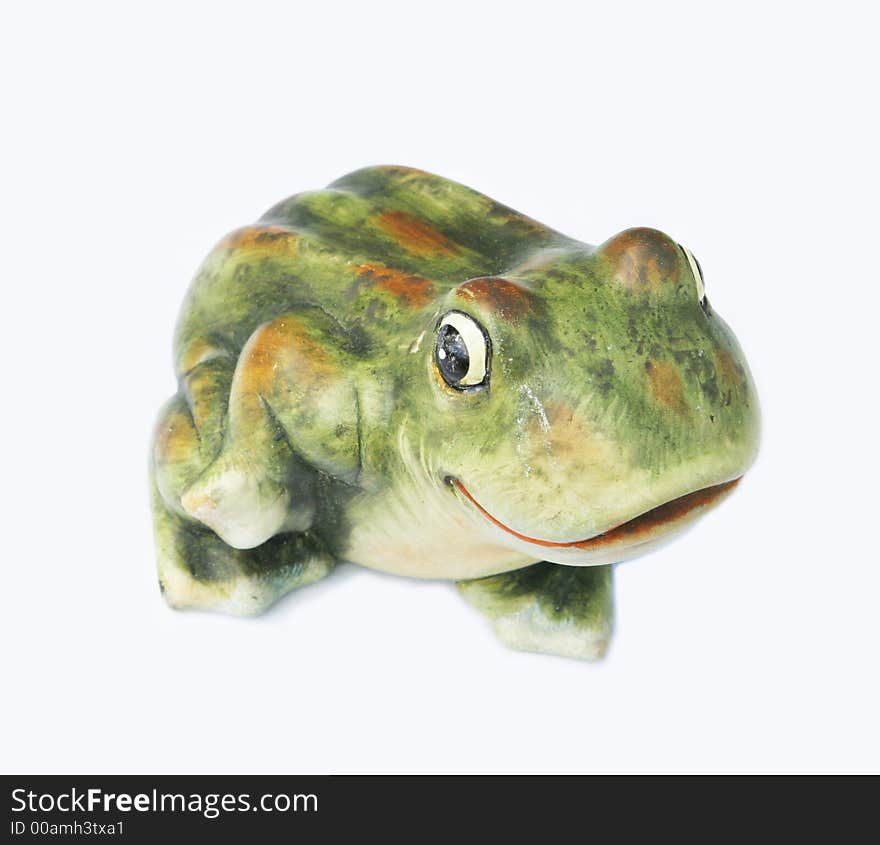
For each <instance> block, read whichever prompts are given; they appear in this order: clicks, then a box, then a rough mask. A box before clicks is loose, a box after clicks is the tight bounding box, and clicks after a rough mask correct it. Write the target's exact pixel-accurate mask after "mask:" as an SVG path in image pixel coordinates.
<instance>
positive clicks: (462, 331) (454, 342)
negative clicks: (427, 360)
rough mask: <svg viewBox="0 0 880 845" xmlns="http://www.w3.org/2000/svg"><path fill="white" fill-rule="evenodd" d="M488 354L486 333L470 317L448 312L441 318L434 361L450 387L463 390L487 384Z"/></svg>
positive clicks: (488, 346) (461, 313)
mask: <svg viewBox="0 0 880 845" xmlns="http://www.w3.org/2000/svg"><path fill="white" fill-rule="evenodd" d="M489 355H490V344H489V335H487V334H486V331H485V329H483V327H482V326H481V325H480V324H479V323H478V322H477V321H476V320H474V319H473V317H469V316H468V315H467V314H465V313H463V312H461V311H450V312H449V313H448V314H446V315H444V316H443V317H442V318H441V320H440V323H439V324H438V326H437V340H436V342H435V344H434V362H435V363H436V364H437V369H438V371H439V372H440V375H441V376H442V377H443V381H445V382H446V383H447V384H448V385H449V386H450V387H454V388H455V389H456V390H467V389H468V388H476V387H483V386H485V385H486V384H488V382H489Z"/></svg>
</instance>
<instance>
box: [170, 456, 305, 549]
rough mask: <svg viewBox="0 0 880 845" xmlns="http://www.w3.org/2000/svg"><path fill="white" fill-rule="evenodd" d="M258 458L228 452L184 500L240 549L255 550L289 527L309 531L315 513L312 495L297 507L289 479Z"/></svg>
mask: <svg viewBox="0 0 880 845" xmlns="http://www.w3.org/2000/svg"><path fill="white" fill-rule="evenodd" d="M255 463H256V462H255V461H253V460H248V458H247V457H246V456H240V455H235V454H234V453H229V452H227V451H224V452H223V453H221V455H220V457H219V458H218V459H217V460H216V461H215V462H214V463H213V464H212V465H211V466H210V467H208V469H207V470H206V471H205V473H204V474H203V475H202V476H201V477H200V478H199V479H198V480H197V481H196V482H195V483H194V484H192V485H191V486H190V487H189V488H188V489H187V490H186V491H185V492H184V493H183V495H182V496H181V499H180V502H181V505H182V507H183V509H184V510H185V511H186V512H187V513H188V514H189V515H190V516H191V517H192V518H193V519H195V520H197V521H198V522H201V523H202V524H204V525H206V526H208V528H210V529H212V530H213V531H214V532H215V533H216V534H218V535H219V536H220V537H221V538H222V539H223V540H224V541H225V542H226V543H227V544H228V545H230V546H232V547H233V548H236V549H252V548H254V547H256V546H260V545H262V544H263V543H265V542H266V541H267V540H268V539H270V538H271V537H274V536H275V535H276V534H279V533H282V532H285V531H288V532H289V531H304V530H305V529H306V528H308V527H309V525H310V524H311V521H312V517H313V516H314V510H313V508H312V507H311V505H309V504H306V502H308V501H309V500H308V499H307V498H304V499H303V500H301V501H300V502H299V503H298V506H297V507H294V506H293V503H292V502H291V497H290V493H289V488H288V486H287V484H282V483H279V482H277V481H274V480H273V479H272V478H271V477H269V476H268V475H267V474H266V473H264V472H261V471H260V470H259V469H258V467H259V466H260V465H259V464H257V465H256V466H255V465H254V464H255Z"/></svg>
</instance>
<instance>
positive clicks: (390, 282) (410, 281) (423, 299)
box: [357, 264, 434, 308]
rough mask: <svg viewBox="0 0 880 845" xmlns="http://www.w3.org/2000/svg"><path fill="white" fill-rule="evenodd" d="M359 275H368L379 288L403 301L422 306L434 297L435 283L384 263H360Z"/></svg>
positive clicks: (414, 306) (418, 306)
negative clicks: (386, 265)
mask: <svg viewBox="0 0 880 845" xmlns="http://www.w3.org/2000/svg"><path fill="white" fill-rule="evenodd" d="M357 271H358V275H360V276H368V277H369V278H370V279H371V280H372V282H373V284H374V285H375V286H376V287H377V288H378V289H379V290H385V291H388V293H390V294H392V295H393V296H395V297H396V298H397V299H398V300H400V301H401V302H405V303H406V304H407V305H411V306H412V307H413V308H420V307H422V306H423V305H427V304H428V303H429V302H430V301H431V300H432V299H433V298H434V285H433V284H431V282H430V281H429V280H428V279H423V278H422V277H421V276H414V275H413V274H412V273H404V272H403V271H401V270H395V269H393V268H392V267H385V266H384V265H383V264H358V266H357Z"/></svg>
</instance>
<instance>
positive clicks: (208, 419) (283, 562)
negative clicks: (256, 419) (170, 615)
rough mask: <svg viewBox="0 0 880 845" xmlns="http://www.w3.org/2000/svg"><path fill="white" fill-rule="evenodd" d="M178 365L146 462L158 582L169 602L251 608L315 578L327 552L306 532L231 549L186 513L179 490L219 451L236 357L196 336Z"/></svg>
mask: <svg viewBox="0 0 880 845" xmlns="http://www.w3.org/2000/svg"><path fill="white" fill-rule="evenodd" d="M180 369H181V371H182V375H181V377H180V390H179V392H178V393H177V395H176V396H174V397H173V398H172V399H171V400H170V401H169V402H168V403H167V404H166V406H165V408H164V409H163V410H162V412H161V414H160V415H159V418H158V420H157V423H156V428H155V432H154V437H153V448H152V454H151V460H150V481H151V488H152V498H153V520H154V526H155V538H156V549H157V557H158V565H159V584H160V586H161V588H162V591H163V593H164V595H165V598H166V599H167V601H168V602H169V604H171V605H172V606H174V607H179V608H183V607H198V608H203V609H209V610H220V611H225V612H230V613H238V614H250V613H257V612H259V611H261V610H263V609H265V608H266V607H267V606H268V605H269V604H271V603H272V602H273V601H275V600H276V599H278V598H279V597H280V596H282V595H284V594H285V593H287V592H289V591H290V590H292V589H294V588H296V587H301V586H304V585H305V584H309V583H311V582H313V581H316V580H317V579H319V578H322V577H323V576H324V575H326V574H327V573H328V572H329V571H330V570H331V569H332V568H333V565H334V563H335V561H334V557H333V555H332V554H331V553H330V552H329V550H327V549H326V548H325V546H324V544H323V543H322V541H321V540H320V539H319V538H318V537H317V536H315V535H314V534H312V533H311V532H308V533H305V534H293V533H285V534H281V535H279V536H276V537H273V538H272V539H271V540H269V541H268V542H266V543H263V544H262V545H260V546H259V547H258V548H254V549H249V550H240V549H235V548H232V547H230V546H229V545H228V544H227V543H225V542H224V541H223V540H222V539H221V538H220V537H218V536H217V534H216V533H215V532H214V531H212V530H211V529H210V528H207V527H205V526H204V525H202V524H201V523H200V522H198V521H196V520H194V519H193V518H192V516H191V515H190V514H188V513H187V512H186V510H185V509H184V507H183V505H182V503H181V498H182V495H184V494H185V491H186V490H188V489H190V488H191V487H192V486H193V484H194V483H196V482H197V481H198V479H199V478H200V477H201V476H203V475H204V474H205V472H206V471H207V470H208V469H210V467H211V466H213V465H214V464H215V463H216V459H217V457H218V455H219V454H221V447H222V445H223V442H224V436H223V431H224V424H225V421H226V419H227V417H228V412H227V403H228V399H229V396H230V386H231V383H232V380H233V373H234V370H235V358H234V357H233V356H231V355H230V354H229V353H228V352H227V351H226V350H224V349H223V348H222V346H221V345H216V344H212V343H210V342H208V341H205V340H202V339H198V340H196V341H195V342H194V343H192V344H190V347H189V348H187V349H185V350H184V352H183V355H182V356H181V366H180Z"/></svg>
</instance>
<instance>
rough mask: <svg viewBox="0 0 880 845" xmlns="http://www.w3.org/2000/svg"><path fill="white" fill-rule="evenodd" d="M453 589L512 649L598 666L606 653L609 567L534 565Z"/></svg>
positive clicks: (609, 623) (610, 616)
mask: <svg viewBox="0 0 880 845" xmlns="http://www.w3.org/2000/svg"><path fill="white" fill-rule="evenodd" d="M458 586H459V589H460V590H461V592H462V594H463V595H464V597H465V598H466V599H467V600H468V601H469V602H470V603H471V604H473V605H474V606H475V607H476V608H477V609H478V610H480V611H481V612H482V613H483V614H484V615H485V616H487V617H488V618H489V620H490V621H491V623H492V627H493V628H494V630H495V633H496V634H497V636H498V637H499V639H500V640H501V641H502V642H503V643H505V645H508V646H510V647H511V648H515V649H518V650H520V651H537V652H542V653H545V654H558V655H560V656H562V657H573V658H575V659H577V660H600V659H601V658H602V657H604V656H605V653H606V652H607V650H608V646H609V643H610V641H611V633H612V629H613V599H612V572H611V567H610V566H589V567H574V566H560V565H557V564H553V563H536V564H533V565H532V566H528V567H526V568H524V569H518V570H516V571H515V572H505V573H503V574H501V575H492V576H490V577H488V578H479V579H476V580H474V581H460V582H459V584H458Z"/></svg>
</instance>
